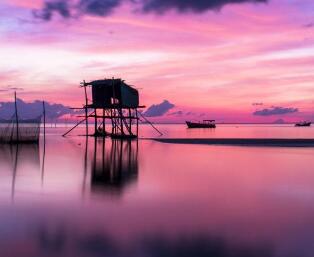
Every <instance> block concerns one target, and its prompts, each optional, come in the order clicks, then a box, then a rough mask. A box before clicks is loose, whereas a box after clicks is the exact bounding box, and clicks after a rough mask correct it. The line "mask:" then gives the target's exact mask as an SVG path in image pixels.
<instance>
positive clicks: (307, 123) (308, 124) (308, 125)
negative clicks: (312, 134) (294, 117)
mask: <svg viewBox="0 0 314 257" xmlns="http://www.w3.org/2000/svg"><path fill="white" fill-rule="evenodd" d="M311 124H312V122H310V121H302V122H298V123H296V124H295V126H296V127H310V126H311Z"/></svg>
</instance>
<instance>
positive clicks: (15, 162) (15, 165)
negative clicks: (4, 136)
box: [11, 144, 19, 201]
mask: <svg viewBox="0 0 314 257" xmlns="http://www.w3.org/2000/svg"><path fill="white" fill-rule="evenodd" d="M18 154H19V144H16V151H15V159H14V166H13V177H12V191H11V199H12V201H13V200H14V192H15V179H16V172H17V159H18Z"/></svg>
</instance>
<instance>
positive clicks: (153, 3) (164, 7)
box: [141, 0, 267, 13]
mask: <svg viewBox="0 0 314 257" xmlns="http://www.w3.org/2000/svg"><path fill="white" fill-rule="evenodd" d="M259 2H260V3H266V2H267V0H186V1H182V0H142V1H141V3H142V9H143V11H146V12H157V13H164V12H166V11H168V10H177V11H178V12H181V13H184V12H196V13H201V12H205V11H208V10H218V9H221V8H222V7H223V6H225V5H227V4H241V3H259Z"/></svg>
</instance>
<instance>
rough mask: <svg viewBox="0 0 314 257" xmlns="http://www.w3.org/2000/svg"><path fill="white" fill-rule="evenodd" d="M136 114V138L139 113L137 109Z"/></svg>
mask: <svg viewBox="0 0 314 257" xmlns="http://www.w3.org/2000/svg"><path fill="white" fill-rule="evenodd" d="M135 113H136V137H138V119H139V118H138V113H137V109H135Z"/></svg>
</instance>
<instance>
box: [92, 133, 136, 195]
mask: <svg viewBox="0 0 314 257" xmlns="http://www.w3.org/2000/svg"><path fill="white" fill-rule="evenodd" d="M137 174H138V149H137V142H136V141H133V140H112V141H110V142H108V141H106V142H105V139H95V149H94V156H93V165H92V177H91V183H92V184H91V186H92V190H93V191H94V192H96V191H97V192H99V191H105V192H112V193H120V192H121V191H122V190H123V189H124V188H125V187H126V186H127V185H129V184H130V183H131V182H133V181H134V180H136V179H137Z"/></svg>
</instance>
